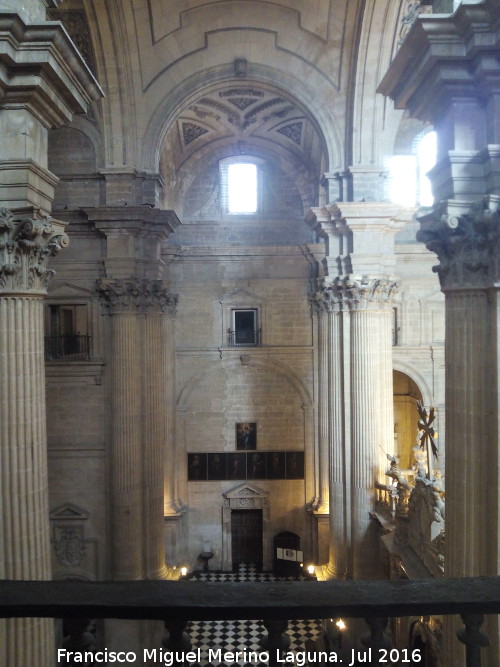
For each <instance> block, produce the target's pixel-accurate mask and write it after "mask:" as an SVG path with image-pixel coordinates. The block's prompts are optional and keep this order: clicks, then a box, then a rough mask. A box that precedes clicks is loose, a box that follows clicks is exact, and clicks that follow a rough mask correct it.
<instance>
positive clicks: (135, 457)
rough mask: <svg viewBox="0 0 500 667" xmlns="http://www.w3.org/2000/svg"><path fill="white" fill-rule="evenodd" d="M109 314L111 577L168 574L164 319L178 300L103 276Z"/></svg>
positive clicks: (158, 289) (144, 284)
mask: <svg viewBox="0 0 500 667" xmlns="http://www.w3.org/2000/svg"><path fill="white" fill-rule="evenodd" d="M98 290H99V291H100V293H101V294H102V295H103V297H104V299H105V302H106V305H107V307H108V310H109V314H110V315H111V350H110V351H111V369H112V376H111V383H110V385H111V386H110V389H111V391H110V394H111V396H110V401H111V438H110V450H111V455H110V466H109V468H110V477H111V496H112V502H111V526H112V540H111V548H112V571H113V578H115V579H118V580H121V579H141V578H161V577H163V576H165V575H166V566H165V552H164V535H163V506H164V500H163V491H164V490H163V483H164V469H165V463H166V461H165V459H166V455H167V451H166V442H167V394H168V382H169V372H170V367H169V363H168V351H167V350H168V346H169V345H171V344H172V342H171V341H169V340H168V338H167V328H168V322H167V315H165V314H164V311H165V310H167V311H169V313H170V314H172V312H173V309H174V308H175V304H176V303H177V299H176V297H173V296H172V295H170V294H169V292H168V290H167V288H166V286H165V285H164V283H163V282H162V281H160V280H148V279H143V280H138V279H132V278H131V279H118V280H112V279H102V280H101V281H100V282H99V284H98Z"/></svg>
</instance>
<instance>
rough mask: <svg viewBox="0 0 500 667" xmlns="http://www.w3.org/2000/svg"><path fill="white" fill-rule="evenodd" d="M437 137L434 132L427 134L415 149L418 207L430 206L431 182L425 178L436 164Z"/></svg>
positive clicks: (432, 199) (431, 201) (431, 199)
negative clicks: (417, 171)
mask: <svg viewBox="0 0 500 667" xmlns="http://www.w3.org/2000/svg"><path fill="white" fill-rule="evenodd" d="M436 156H437V137H436V133H435V132H428V133H427V134H426V135H425V136H424V137H423V138H422V141H420V142H419V144H418V148H417V160H418V169H419V181H420V182H419V190H420V196H419V200H420V201H419V203H420V206H432V204H433V203H434V197H433V196H432V188H431V182H430V180H429V178H428V177H427V176H426V174H427V172H428V171H429V170H430V169H432V167H433V166H434V165H435V164H436Z"/></svg>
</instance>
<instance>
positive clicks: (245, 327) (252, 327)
mask: <svg viewBox="0 0 500 667" xmlns="http://www.w3.org/2000/svg"><path fill="white" fill-rule="evenodd" d="M232 319H233V321H232V328H231V329H229V330H228V336H229V340H228V345H230V346H231V347H238V346H248V345H259V338H260V336H259V330H258V328H257V309H256V308H248V309H245V310H233V311H232Z"/></svg>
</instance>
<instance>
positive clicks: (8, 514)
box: [0, 209, 67, 667]
mask: <svg viewBox="0 0 500 667" xmlns="http://www.w3.org/2000/svg"><path fill="white" fill-rule="evenodd" d="M66 244H67V237H66V235H65V234H64V233H63V225H62V224H59V223H55V222H52V221H50V220H49V219H48V218H43V219H23V218H16V217H15V216H14V215H12V214H11V213H10V212H9V211H7V210H6V209H0V503H1V506H2V512H1V517H0V579H26V580H30V579H50V578H51V564H50V540H49V508H48V480H47V434H46V416H45V366H44V350H43V340H44V339H43V296H44V294H45V292H46V286H47V282H48V280H49V278H50V277H51V275H52V274H53V272H52V271H50V270H49V269H47V268H46V264H47V261H48V259H49V257H50V256H51V255H53V254H55V253H56V252H58V250H59V249H60V248H61V247H63V246H64V245H66ZM53 662H54V636H53V621H52V620H50V619H12V620H7V621H1V622H0V664H2V665H16V667H32V665H40V667H49V665H50V666H51V665H52V664H53Z"/></svg>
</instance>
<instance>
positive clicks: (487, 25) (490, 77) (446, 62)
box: [378, 0, 500, 122]
mask: <svg viewBox="0 0 500 667" xmlns="http://www.w3.org/2000/svg"><path fill="white" fill-rule="evenodd" d="M499 31H500V27H499V14H498V2H497V0H484V1H483V2H481V3H477V2H474V3H472V2H467V0H466V1H465V2H462V3H461V4H460V6H459V7H458V8H457V10H456V12H455V13H454V14H451V15H439V14H436V15H434V14H425V15H422V16H420V17H419V18H418V19H417V20H416V21H415V22H414V23H413V25H412V27H411V29H410V31H409V33H408V35H407V37H406V39H405V40H404V42H403V44H402V45H401V48H400V49H399V51H398V53H397V54H396V56H395V58H394V60H393V61H392V63H391V65H390V67H389V70H388V71H387V73H386V75H385V76H384V78H383V79H382V81H381V83H380V85H379V87H378V92H379V93H382V95H386V96H388V97H390V98H391V99H392V100H394V104H395V106H396V108H397V109H408V110H409V111H410V114H411V116H413V117H416V118H418V119H420V120H422V121H427V122H433V121H434V120H435V118H436V115H438V114H439V113H441V112H442V111H443V110H445V109H446V108H448V106H449V103H450V101H451V100H452V99H453V98H454V97H457V96H458V97H459V98H460V99H465V98H467V97H470V98H471V99H482V98H484V97H485V96H490V95H491V94H493V93H496V94H498V92H499V91H500V76H499V74H498V62H497V56H498V48H499Z"/></svg>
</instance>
